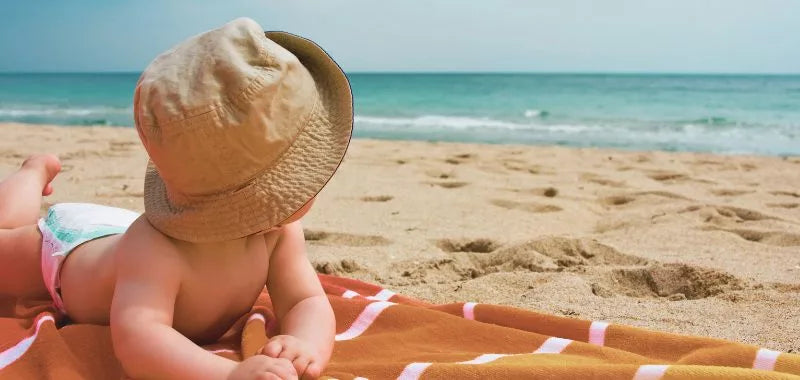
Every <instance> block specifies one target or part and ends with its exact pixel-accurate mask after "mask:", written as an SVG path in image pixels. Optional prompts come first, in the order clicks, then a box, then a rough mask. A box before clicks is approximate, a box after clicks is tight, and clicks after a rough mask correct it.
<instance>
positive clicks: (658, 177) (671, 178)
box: [647, 170, 715, 184]
mask: <svg viewBox="0 0 800 380" xmlns="http://www.w3.org/2000/svg"><path fill="white" fill-rule="evenodd" d="M647 177H648V178H650V179H652V180H655V181H658V182H662V183H680V182H686V181H692V182H699V183H706V184H714V183H715V182H714V181H710V180H707V179H698V178H692V177H689V175H687V174H685V173H678V172H672V171H663V170H653V171H650V172H649V173H648V174H647Z"/></svg>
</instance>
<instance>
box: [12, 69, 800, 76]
mask: <svg viewBox="0 0 800 380" xmlns="http://www.w3.org/2000/svg"><path fill="white" fill-rule="evenodd" d="M140 73H141V71H126V70H101V71H0V75H14V74H50V75H52V74H108V75H113V74H140ZM345 74H348V75H350V74H356V75H382V74H384V75H385V74H395V75H675V76H679V75H686V76H704V75H705V76H800V72H733V71H732V72H703V71H545V70H542V71H521V70H518V71H491V70H486V71H477V70H476V71H472V70H463V71H461V70H457V71H430V70H405V71H404V70H397V71H391V70H355V71H345Z"/></svg>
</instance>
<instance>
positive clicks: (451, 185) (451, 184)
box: [425, 181, 469, 189]
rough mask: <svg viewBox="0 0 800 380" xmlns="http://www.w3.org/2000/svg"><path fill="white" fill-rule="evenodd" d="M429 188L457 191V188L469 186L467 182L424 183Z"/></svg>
mask: <svg viewBox="0 0 800 380" xmlns="http://www.w3.org/2000/svg"><path fill="white" fill-rule="evenodd" d="M425 183H426V184H428V185H431V186H439V187H443V188H445V189H457V188H459V187H464V186H467V185H469V182H459V181H440V182H425Z"/></svg>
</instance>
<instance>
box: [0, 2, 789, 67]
mask: <svg viewBox="0 0 800 380" xmlns="http://www.w3.org/2000/svg"><path fill="white" fill-rule="evenodd" d="M241 16H247V17H251V18H253V19H255V20H256V21H257V22H258V23H259V24H261V26H262V27H263V28H264V29H265V30H285V31H288V32H292V33H295V34H299V35H302V36H304V37H307V38H311V39H312V40H314V41H316V42H317V43H318V44H319V45H321V46H322V47H323V48H325V49H326V50H327V51H328V52H329V53H330V54H331V55H332V56H333V57H334V58H335V59H336V60H337V62H339V64H340V65H341V66H342V67H343V68H344V69H345V70H346V71H348V72H364V71H382V72H383V71H410V72H420V71H423V72H442V71H444V72H669V73H797V74H800V22H798V18H799V17H800V1H795V0H714V1H711V0H660V1H654V0H627V1H626V0H584V1H579V0H552V1H537V0H485V1H472V0H380V1H376V0H317V1H310V0H274V1H273V0H269V1H267V0H225V1H212V0H136V1H133V0H70V1H55V2H49V1H48V2H45V1H41V0H29V1H17V0H0V72H21V71H22V72H41V71H46V72H95V71H130V72H139V71H141V70H142V69H144V67H146V66H147V64H148V63H149V62H150V61H151V60H152V59H153V58H154V57H155V56H156V55H158V54H159V53H160V52H162V51H164V50H166V49H168V48H170V47H171V46H173V45H175V44H177V43H179V42H180V41H182V40H183V39H185V38H187V37H190V36H192V35H195V34H198V33H201V32H203V31H205V30H208V29H212V28H215V27H217V26H220V25H222V24H224V23H225V22H227V21H230V20H232V19H234V18H236V17H241Z"/></svg>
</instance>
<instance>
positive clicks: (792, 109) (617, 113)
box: [0, 74, 800, 155]
mask: <svg viewBox="0 0 800 380" xmlns="http://www.w3.org/2000/svg"><path fill="white" fill-rule="evenodd" d="M349 77H350V80H351V83H352V86H353V92H354V95H355V103H356V123H355V135H356V136H357V137H375V138H384V139H415V140H436V141H466V142H484V143H519V144H557V145H567V146H582V147H587V146H595V147H613V148H624V149H661V150H671V151H707V152H721V153H758V154H769V155H800V76H798V75H794V76H777V75H775V76H758V75H618V74H592V75H588V74H586V75H578V74H350V75H349ZM137 78H138V74H0V121H17V122H26V123H50V124H63V125H121V126H131V125H132V124H133V119H132V115H131V113H132V107H131V100H132V94H133V87H134V85H135V83H136V80H137Z"/></svg>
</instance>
